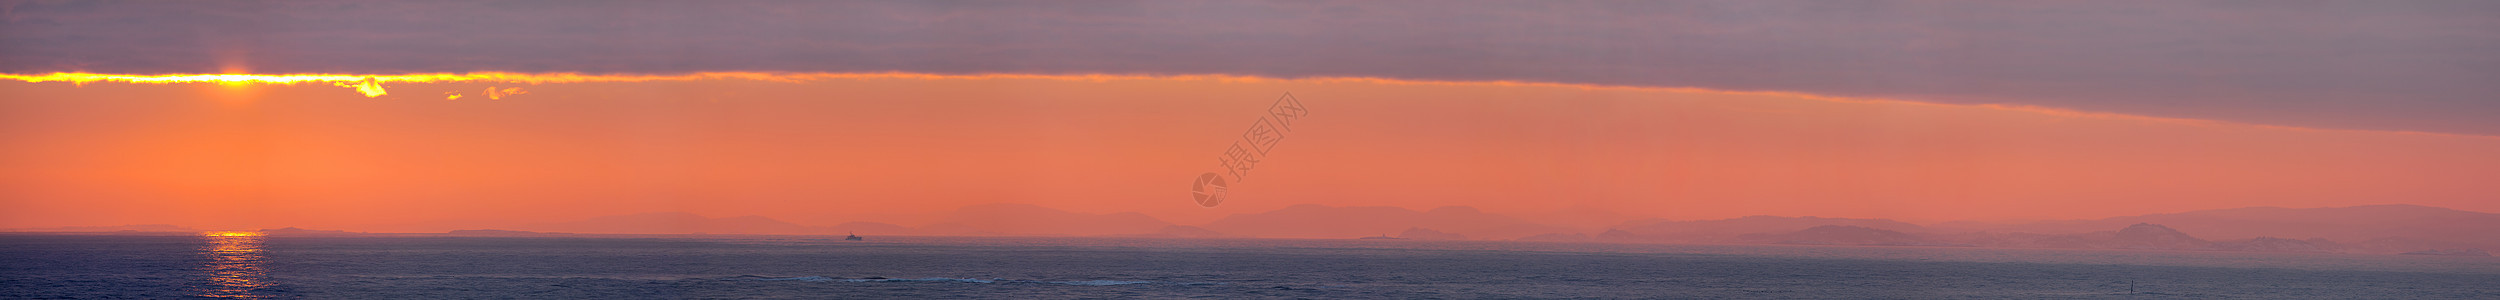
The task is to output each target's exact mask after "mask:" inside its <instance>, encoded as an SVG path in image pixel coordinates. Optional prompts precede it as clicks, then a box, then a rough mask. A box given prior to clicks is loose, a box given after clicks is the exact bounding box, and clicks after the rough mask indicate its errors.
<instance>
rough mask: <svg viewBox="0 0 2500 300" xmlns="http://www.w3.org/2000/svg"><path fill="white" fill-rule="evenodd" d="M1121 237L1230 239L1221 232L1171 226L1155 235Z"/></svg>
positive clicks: (1193, 227) (1194, 227) (1156, 232)
mask: <svg viewBox="0 0 2500 300" xmlns="http://www.w3.org/2000/svg"><path fill="white" fill-rule="evenodd" d="M1121 236H1125V237H1151V238H1220V237H1231V235H1227V234H1224V233H1222V232H1215V231H1214V230H1207V229H1206V228H1198V226H1185V225H1172V226H1164V227H1163V230H1158V231H1155V233H1148V234H1131V235H1121Z"/></svg>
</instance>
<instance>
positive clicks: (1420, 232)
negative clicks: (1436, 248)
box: [1398, 227, 1467, 241]
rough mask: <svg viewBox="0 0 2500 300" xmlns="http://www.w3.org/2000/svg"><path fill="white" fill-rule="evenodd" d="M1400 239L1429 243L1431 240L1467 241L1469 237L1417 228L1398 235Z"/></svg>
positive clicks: (1408, 229)
mask: <svg viewBox="0 0 2500 300" xmlns="http://www.w3.org/2000/svg"><path fill="white" fill-rule="evenodd" d="M1398 238H1403V239H1409V240H1428V241H1431V240H1440V241H1447V240H1464V239H1467V235H1464V234H1456V233H1448V232H1441V231H1438V230H1431V229H1424V228H1423V227H1415V228H1407V229H1406V231H1405V232H1399V233H1398Z"/></svg>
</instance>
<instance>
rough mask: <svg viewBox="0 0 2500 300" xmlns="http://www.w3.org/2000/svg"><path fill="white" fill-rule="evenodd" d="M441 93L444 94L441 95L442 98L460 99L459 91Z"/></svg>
mask: <svg viewBox="0 0 2500 300" xmlns="http://www.w3.org/2000/svg"><path fill="white" fill-rule="evenodd" d="M443 95H445V96H443V100H460V93H458V92H443Z"/></svg>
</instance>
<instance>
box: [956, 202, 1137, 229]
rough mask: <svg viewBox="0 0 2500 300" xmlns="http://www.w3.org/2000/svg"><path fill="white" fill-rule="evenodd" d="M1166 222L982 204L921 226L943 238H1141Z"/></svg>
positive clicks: (1133, 216) (1134, 216) (1132, 215)
mask: <svg viewBox="0 0 2500 300" xmlns="http://www.w3.org/2000/svg"><path fill="white" fill-rule="evenodd" d="M1170 226H1172V223H1165V222H1163V220H1157V219H1155V218H1154V217H1149V216H1146V214H1141V213H1135V212H1124V213H1112V214H1083V213H1073V212H1068V211H1063V210H1057V209H1051V208H1047V207H1041V206H1036V205H1030V204H982V205H973V206H966V207H964V208H962V209H957V210H955V212H954V214H951V215H948V216H947V217H946V219H945V220H944V221H940V222H938V223H936V224H930V225H929V226H922V227H920V231H921V232H924V233H930V234H942V235H1139V234H1152V233H1160V232H1162V231H1163V230H1164V229H1165V227H1170Z"/></svg>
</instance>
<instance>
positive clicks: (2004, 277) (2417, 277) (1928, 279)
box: [0, 234, 2500, 299]
mask: <svg viewBox="0 0 2500 300" xmlns="http://www.w3.org/2000/svg"><path fill="white" fill-rule="evenodd" d="M0 298H8V299H116V298H119V299H133V298H135V299H166V298H276V299H514V298H521V299H556V298H597V299H686V298H767V299H775V298H778V299H789V298H802V299H821V298H866V299H873V298H948V299H952V298H1017V299H1063V298H1222V299H1234V298H1401V299H1408V298H1843V299H1858V298H1893V299H1969V298H1984V299H2004V298H2083V299H2137V298H2148V299H2151V298H2256V299H2298V298H2338V299H2341V298H2390V299H2426V298H2451V299H2500V258H2494V257H2452V256H2405V255H2363V254H2291V253H2226V252H2180V251H2113V250H2039V249H1980V248H1949V247H1823V246H1754V245H1650V244H1596V243H1546V242H1494V241H1414V240H1286V239H1147V238H1037V237H883V236H877V237H869V238H868V240H866V241H844V240H842V239H841V238H840V237H831V238H826V237H765V236H734V237H712V236H668V237H287V236H278V237H266V236H134V235H60V234H0Z"/></svg>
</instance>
